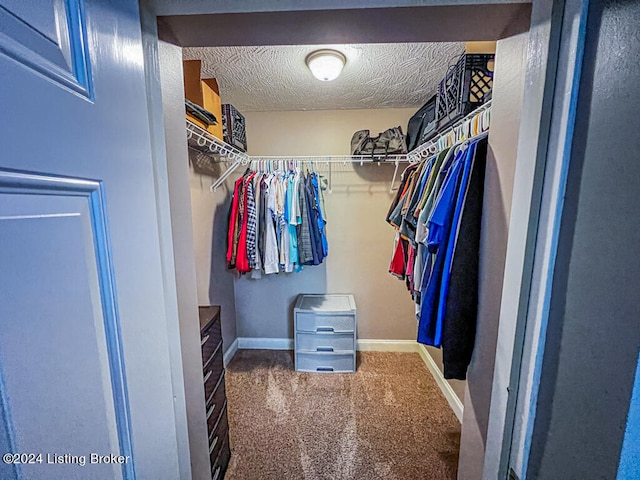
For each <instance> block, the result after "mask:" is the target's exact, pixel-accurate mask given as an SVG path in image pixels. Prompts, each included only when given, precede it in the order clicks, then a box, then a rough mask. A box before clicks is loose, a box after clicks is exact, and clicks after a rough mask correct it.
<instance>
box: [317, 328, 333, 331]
mask: <svg viewBox="0 0 640 480" xmlns="http://www.w3.org/2000/svg"><path fill="white" fill-rule="evenodd" d="M333 331H334V330H333V327H318V328H316V332H333Z"/></svg>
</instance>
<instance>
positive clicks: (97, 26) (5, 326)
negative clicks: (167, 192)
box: [0, 0, 183, 480]
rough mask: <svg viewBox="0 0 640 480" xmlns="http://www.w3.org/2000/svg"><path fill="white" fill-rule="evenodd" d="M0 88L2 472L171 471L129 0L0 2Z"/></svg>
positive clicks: (155, 249)
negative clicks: (0, 86)
mask: <svg viewBox="0 0 640 480" xmlns="http://www.w3.org/2000/svg"><path fill="white" fill-rule="evenodd" d="M0 85H2V88H0V452H1V453H2V454H3V455H4V456H3V457H2V461H0V478H2V479H42V480H45V479H46V480H49V479H88V478H91V479H105V480H106V479H109V480H111V479H134V478H138V479H153V480H157V479H167V480H176V479H177V478H179V475H180V473H179V470H178V459H177V446H176V418H175V417H176V414H175V412H174V402H173V399H174V393H175V392H174V391H173V386H172V384H171V375H170V368H171V363H170V357H169V347H168V346H169V341H170V340H169V339H168V336H167V319H166V316H165V311H164V301H163V282H162V265H161V260H160V258H161V257H160V248H159V237H158V225H157V213H156V206H155V190H154V179H153V168H152V167H153V165H152V158H151V148H150V139H149V120H148V115H147V104H146V94H145V82H144V66H143V51H142V44H141V34H140V21H139V12H138V5H137V2H136V1H134V0H110V1H108V0H95V1H94V0H48V1H44V0H43V1H38V2H24V1H23V0H0ZM179 388H183V387H182V386H180V387H179Z"/></svg>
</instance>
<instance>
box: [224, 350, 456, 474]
mask: <svg viewBox="0 0 640 480" xmlns="http://www.w3.org/2000/svg"><path fill="white" fill-rule="evenodd" d="M226 385H227V398H228V411H229V425H230V435H231V451H232V455H231V463H230V465H229V470H228V471H227V475H226V476H225V479H227V480H263V479H278V480H281V479H304V480H350V479H363V480H365V479H366V480H369V479H397V480H414V479H437V480H446V479H454V478H455V477H456V466H457V462H458V449H459V443H460V423H459V422H458V420H457V419H456V417H455V416H454V414H453V412H452V411H451V409H450V408H449V406H448V404H447V402H446V400H445V399H444V397H443V396H442V393H441V392H440V390H439V389H438V386H437V385H436V382H435V380H434V379H433V377H432V376H431V374H430V373H429V371H428V370H427V369H426V367H425V365H424V363H423V362H422V360H421V358H420V356H419V355H418V354H417V353H386V352H362V353H359V354H358V371H357V373H355V374H317V373H297V372H295V371H294V370H293V353H292V352H287V351H269V350H240V351H239V352H238V353H237V354H236V356H235V357H234V359H233V361H232V362H231V364H230V365H229V366H228V367H227V374H226Z"/></svg>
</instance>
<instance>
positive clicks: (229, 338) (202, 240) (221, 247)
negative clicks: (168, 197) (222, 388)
mask: <svg viewBox="0 0 640 480" xmlns="http://www.w3.org/2000/svg"><path fill="white" fill-rule="evenodd" d="M225 168H226V165H225V164H221V163H212V162H211V160H210V158H209V157H207V156H205V155H202V154H199V153H198V152H195V151H193V150H189V187H190V191H191V211H192V216H193V240H194V248H195V254H196V279H197V284H198V304H199V305H220V306H221V321H222V341H223V347H224V349H225V351H226V350H228V349H229V347H230V346H231V344H232V343H233V342H234V340H235V339H236V338H237V334H236V305H235V292H234V288H233V274H232V273H231V272H229V271H228V270H227V266H226V263H225V255H224V252H225V249H226V236H225V234H226V231H227V225H226V218H227V212H228V210H229V203H230V200H231V193H230V192H229V190H228V188H229V187H228V182H227V183H225V184H223V185H222V186H221V187H220V189H219V190H218V191H216V192H215V193H212V192H211V191H210V190H209V187H210V186H211V184H212V183H213V182H214V181H215V179H216V178H218V177H219V176H220V174H221V173H222V172H224V169H225Z"/></svg>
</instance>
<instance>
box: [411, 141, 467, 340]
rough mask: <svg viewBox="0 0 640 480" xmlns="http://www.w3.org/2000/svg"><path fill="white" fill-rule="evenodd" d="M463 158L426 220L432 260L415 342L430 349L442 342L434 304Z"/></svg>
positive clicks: (458, 155)
mask: <svg viewBox="0 0 640 480" xmlns="http://www.w3.org/2000/svg"><path fill="white" fill-rule="evenodd" d="M466 154H467V152H466V151H465V152H458V153H456V155H455V158H454V159H453V162H452V163H451V165H450V166H449V169H448V171H447V174H446V177H445V180H444V184H443V186H442V189H441V191H440V193H439V195H438V198H437V200H436V203H435V205H434V207H433V211H432V212H431V217H430V218H429V234H428V236H427V248H428V250H429V252H430V253H432V254H435V259H434V260H433V265H432V268H431V272H430V273H431V275H430V276H429V279H428V281H427V282H426V283H423V285H422V293H421V304H420V317H419V323H418V342H420V343H423V344H425V345H433V346H434V347H439V346H440V344H441V341H442V339H441V334H440V335H438V334H437V332H438V331H440V332H441V331H442V326H440V328H437V326H436V320H437V314H438V301H439V294H440V289H441V285H442V273H443V269H444V261H445V257H446V252H447V245H446V241H447V240H448V239H449V232H450V230H451V224H452V221H453V214H454V209H455V205H456V200H457V194H458V189H459V184H460V179H461V176H462V173H463V167H464V159H465V157H466Z"/></svg>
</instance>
